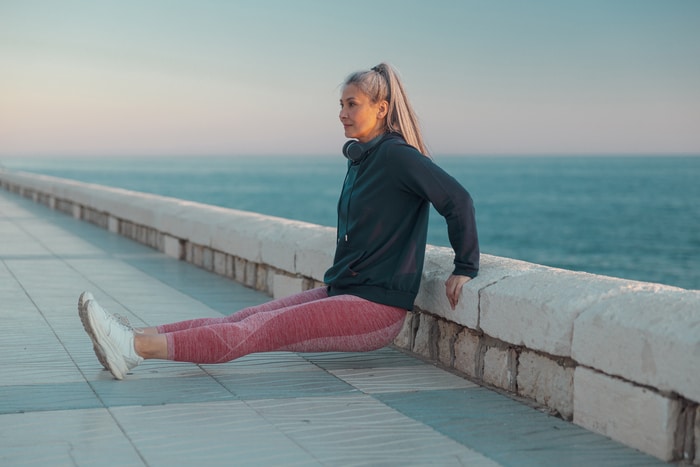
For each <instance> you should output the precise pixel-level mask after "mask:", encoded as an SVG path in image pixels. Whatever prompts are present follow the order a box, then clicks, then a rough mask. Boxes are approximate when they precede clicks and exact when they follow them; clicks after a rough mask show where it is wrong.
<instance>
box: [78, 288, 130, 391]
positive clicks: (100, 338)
mask: <svg viewBox="0 0 700 467" xmlns="http://www.w3.org/2000/svg"><path fill="white" fill-rule="evenodd" d="M89 303H90V302H89V301H88V302H85V305H84V306H83V309H84V310H85V314H86V316H87V322H88V328H89V331H88V334H90V337H91V338H92V339H93V342H95V343H96V345H97V347H99V349H100V351H101V352H102V354H103V355H104V357H105V363H106V364H107V369H108V370H109V372H110V373H112V375H113V376H114V377H115V378H117V379H124V375H125V374H127V373H128V372H129V368H128V367H127V365H126V361H124V358H123V357H121V354H120V353H119V348H118V347H117V346H116V345H115V344H114V342H113V341H112V339H110V337H109V336H108V335H107V334H105V332H104V330H103V329H102V327H101V326H98V325H97V324H96V323H95V319H94V317H93V314H92V313H90V309H89V308H88V305H89Z"/></svg>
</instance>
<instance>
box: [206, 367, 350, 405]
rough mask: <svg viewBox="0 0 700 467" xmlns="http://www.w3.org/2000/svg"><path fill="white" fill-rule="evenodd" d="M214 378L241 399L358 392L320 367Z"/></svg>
mask: <svg viewBox="0 0 700 467" xmlns="http://www.w3.org/2000/svg"><path fill="white" fill-rule="evenodd" d="M217 381H219V382H220V383H221V385H223V386H224V387H225V388H227V389H228V390H230V391H231V392H232V393H234V394H235V395H236V396H238V397H240V398H241V399H244V400H248V399H278V398H292V397H327V396H336V395H339V394H349V393H353V392H357V390H356V389H355V388H354V387H352V386H351V385H349V384H347V383H345V382H343V381H341V380H339V379H338V378H336V377H334V376H333V375H330V374H328V373H327V372H325V371H323V370H320V369H316V370H311V371H302V372H299V371H286V372H283V371H277V372H265V373H248V374H245V375H243V376H240V375H231V376H221V377H217Z"/></svg>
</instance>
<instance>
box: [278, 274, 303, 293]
mask: <svg viewBox="0 0 700 467" xmlns="http://www.w3.org/2000/svg"><path fill="white" fill-rule="evenodd" d="M273 283H274V285H273V289H272V297H273V298H283V297H288V296H290V295H294V294H298V293H299V292H301V291H302V286H303V285H304V280H303V279H301V278H298V277H289V276H285V275H283V274H273Z"/></svg>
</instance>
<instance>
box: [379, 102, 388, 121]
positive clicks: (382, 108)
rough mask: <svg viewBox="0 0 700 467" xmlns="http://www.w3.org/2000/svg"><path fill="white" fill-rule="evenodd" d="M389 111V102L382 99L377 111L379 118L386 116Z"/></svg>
mask: <svg viewBox="0 0 700 467" xmlns="http://www.w3.org/2000/svg"><path fill="white" fill-rule="evenodd" d="M387 113H389V103H388V102H387V101H381V102H380V103H379V107H378V111H377V118H379V119H382V118H385V117H386V114H387Z"/></svg>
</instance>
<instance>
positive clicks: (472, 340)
mask: <svg viewBox="0 0 700 467" xmlns="http://www.w3.org/2000/svg"><path fill="white" fill-rule="evenodd" d="M454 354H455V360H454V368H455V369H456V370H458V371H461V372H462V373H464V374H466V375H467V376H471V377H477V376H478V374H477V373H478V372H477V361H478V358H479V336H478V335H476V334H474V333H472V332H469V330H467V329H462V331H460V333H459V334H458V335H457V339H456V340H455V343H454Z"/></svg>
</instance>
